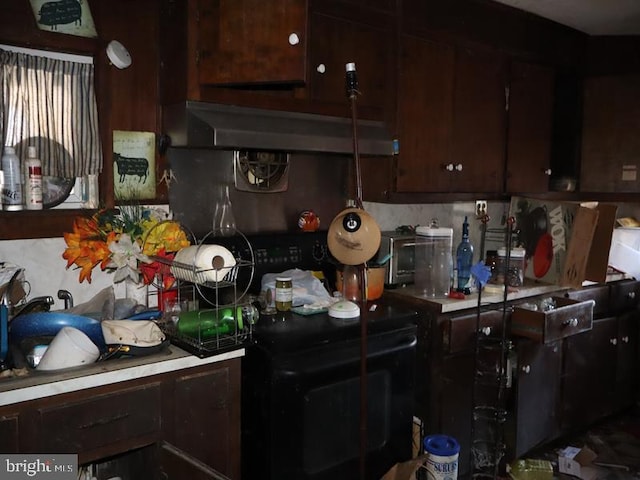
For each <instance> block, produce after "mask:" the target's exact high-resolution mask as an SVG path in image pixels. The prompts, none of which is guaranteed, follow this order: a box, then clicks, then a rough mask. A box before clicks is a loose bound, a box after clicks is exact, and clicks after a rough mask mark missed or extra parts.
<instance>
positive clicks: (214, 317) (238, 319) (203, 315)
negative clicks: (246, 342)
mask: <svg viewBox="0 0 640 480" xmlns="http://www.w3.org/2000/svg"><path fill="white" fill-rule="evenodd" d="M259 316H260V315H259V313H258V309H257V308H256V307H254V306H253V305H250V304H249V305H240V306H237V307H226V308H219V309H214V310H196V311H192V312H181V313H180V315H179V317H178V324H177V329H178V333H180V334H182V335H187V336H189V337H193V338H198V339H200V340H206V339H208V338H215V337H216V336H218V335H234V334H235V333H237V332H238V331H240V330H243V329H244V328H248V326H249V325H253V324H255V323H256V322H257V321H258V317H259Z"/></svg>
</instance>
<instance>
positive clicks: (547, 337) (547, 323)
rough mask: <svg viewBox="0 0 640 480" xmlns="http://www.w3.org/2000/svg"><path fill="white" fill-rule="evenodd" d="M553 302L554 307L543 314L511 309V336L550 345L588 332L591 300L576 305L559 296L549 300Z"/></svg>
mask: <svg viewBox="0 0 640 480" xmlns="http://www.w3.org/2000/svg"><path fill="white" fill-rule="evenodd" d="M553 299H554V301H555V305H556V306H555V308H554V309H553V310H549V311H546V312H538V311H533V310H528V309H526V308H522V307H517V306H516V307H514V309H513V314H512V315H511V333H512V334H513V335H517V336H521V337H527V338H532V339H534V340H537V341H539V342H542V343H550V342H553V341H555V340H558V339H561V338H565V337H569V336H571V335H575V334H576V333H580V332H586V331H588V330H591V328H592V326H593V306H594V304H595V301H594V300H585V301H584V302H578V301H576V300H572V299H570V298H563V297H553Z"/></svg>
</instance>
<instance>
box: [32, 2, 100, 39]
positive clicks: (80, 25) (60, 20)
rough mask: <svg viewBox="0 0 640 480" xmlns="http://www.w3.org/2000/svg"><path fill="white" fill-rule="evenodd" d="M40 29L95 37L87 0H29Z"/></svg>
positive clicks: (94, 28)
mask: <svg viewBox="0 0 640 480" xmlns="http://www.w3.org/2000/svg"><path fill="white" fill-rule="evenodd" d="M29 3H31V9H32V10H33V15H34V17H35V20H36V24H37V25H38V28H39V29H40V30H46V31H49V32H54V33H64V34H67V35H78V36H80V37H89V38H97V36H98V35H97V33H96V27H95V25H94V23H93V16H92V15H91V7H90V6H89V3H88V1H87V0H29Z"/></svg>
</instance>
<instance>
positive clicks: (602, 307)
mask: <svg viewBox="0 0 640 480" xmlns="http://www.w3.org/2000/svg"><path fill="white" fill-rule="evenodd" d="M565 296H566V297H567V298H570V299H572V300H576V301H578V302H584V301H586V300H593V301H594V302H595V303H594V305H593V318H603V317H606V316H607V315H609V287H608V286H607V285H602V286H598V287H590V288H583V289H580V290H573V291H570V292H567V293H566V294H565Z"/></svg>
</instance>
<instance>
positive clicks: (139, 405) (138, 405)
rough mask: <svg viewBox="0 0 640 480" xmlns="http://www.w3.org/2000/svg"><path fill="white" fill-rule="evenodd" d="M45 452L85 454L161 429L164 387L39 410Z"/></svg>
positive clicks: (140, 388) (135, 390) (110, 395)
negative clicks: (162, 392)
mask: <svg viewBox="0 0 640 480" xmlns="http://www.w3.org/2000/svg"><path fill="white" fill-rule="evenodd" d="M39 415H40V431H41V432H47V433H46V435H42V438H41V443H40V445H41V449H42V451H44V452H61V453H64V452H69V453H81V452H86V451H89V450H92V449H95V448H99V447H103V446H106V445H110V444H115V443H118V442H122V441H125V440H128V439H132V438H134V437H137V436H141V435H148V434H152V433H154V432H157V431H159V430H160V386H159V384H153V385H149V386H143V387H137V388H132V389H129V390H124V391H120V392H117V393H110V394H105V395H100V396H97V397H93V398H90V399H86V400H82V401H78V402H75V403H68V404H65V405H63V406H56V407H51V408H43V409H40V411H39Z"/></svg>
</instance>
